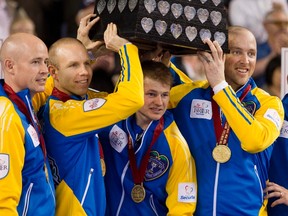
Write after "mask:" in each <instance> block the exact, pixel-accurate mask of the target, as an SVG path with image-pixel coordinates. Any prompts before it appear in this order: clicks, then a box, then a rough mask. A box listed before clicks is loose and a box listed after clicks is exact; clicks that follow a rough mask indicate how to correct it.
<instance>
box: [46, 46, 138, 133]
mask: <svg viewBox="0 0 288 216" xmlns="http://www.w3.org/2000/svg"><path fill="white" fill-rule="evenodd" d="M125 47H126V50H127V55H126V54H125ZM119 53H120V58H121V59H122V63H123V67H122V68H123V69H122V72H121V75H120V80H121V82H119V85H118V86H117V91H116V92H114V93H111V94H109V95H108V96H107V97H106V99H105V100H106V101H105V102H104V104H103V105H102V106H99V107H98V108H97V109H93V110H89V111H87V110H86V111H85V110H84V105H85V103H86V102H87V101H86V100H84V101H76V100H68V101H67V102H65V103H63V102H62V101H58V100H50V101H49V103H50V104H49V107H50V122H51V125H52V126H53V127H54V128H55V129H56V130H58V131H61V133H62V134H63V135H65V136H73V135H76V134H81V133H84V132H88V131H93V130H97V129H99V128H103V127H106V126H108V125H111V124H113V123H115V122H118V121H120V120H123V119H126V118H128V117H129V116H130V115H132V114H133V113H135V112H136V111H137V110H138V109H140V108H141V107H142V106H143V104H144V88H143V74H142V68H141V64H140V60H139V57H138V48H137V47H136V46H135V45H133V44H127V45H126V46H124V47H122V48H121V50H120V52H119ZM103 96H105V95H102V96H101V98H102V97H103ZM102 101H103V99H102ZM95 103H98V102H96V101H95ZM91 121H92V122H93V124H91ZM58 122H61V124H58ZM75 122H77V124H75Z"/></svg>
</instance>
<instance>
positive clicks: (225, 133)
mask: <svg viewBox="0 0 288 216" xmlns="http://www.w3.org/2000/svg"><path fill="white" fill-rule="evenodd" d="M250 89H251V85H248V86H247V87H246V88H245V89H244V91H243V93H242V95H241V96H240V101H241V102H242V101H243V99H244V98H245V97H246V95H247V94H248V93H249V91H250ZM212 111H213V120H214V129H215V133H216V138H217V145H227V142H228V137H229V134H230V126H229V124H228V122H227V121H226V122H225V124H224V127H223V128H222V125H221V118H220V112H219V109H218V105H217V103H216V102H215V100H213V99H212Z"/></svg>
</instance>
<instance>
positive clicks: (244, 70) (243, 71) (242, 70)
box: [237, 68, 249, 73]
mask: <svg viewBox="0 0 288 216" xmlns="http://www.w3.org/2000/svg"><path fill="white" fill-rule="evenodd" d="M237 71H238V72H240V73H248V71H249V70H248V69H240V68H238V69H237Z"/></svg>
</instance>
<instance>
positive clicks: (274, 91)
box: [263, 55, 281, 98]
mask: <svg viewBox="0 0 288 216" xmlns="http://www.w3.org/2000/svg"><path fill="white" fill-rule="evenodd" d="M263 89H264V90H265V91H267V92H268V93H269V94H270V95H274V96H277V97H279V98H280V97H281V96H280V95H281V56H280V55H277V56H275V57H274V58H273V59H271V61H270V62H269V63H268V65H267V67H266V70H265V85H264V86H263Z"/></svg>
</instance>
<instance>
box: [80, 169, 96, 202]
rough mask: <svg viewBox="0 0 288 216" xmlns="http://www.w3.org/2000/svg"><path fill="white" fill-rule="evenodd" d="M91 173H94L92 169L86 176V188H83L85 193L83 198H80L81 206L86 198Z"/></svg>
mask: <svg viewBox="0 0 288 216" xmlns="http://www.w3.org/2000/svg"><path fill="white" fill-rule="evenodd" d="M93 172H94V169H93V168H91V169H90V172H89V175H88V181H87V184H86V187H85V191H84V194H83V197H82V200H81V206H82V205H83V203H84V201H85V198H86V196H87V192H88V189H89V186H90V181H91V177H92V174H93Z"/></svg>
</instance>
